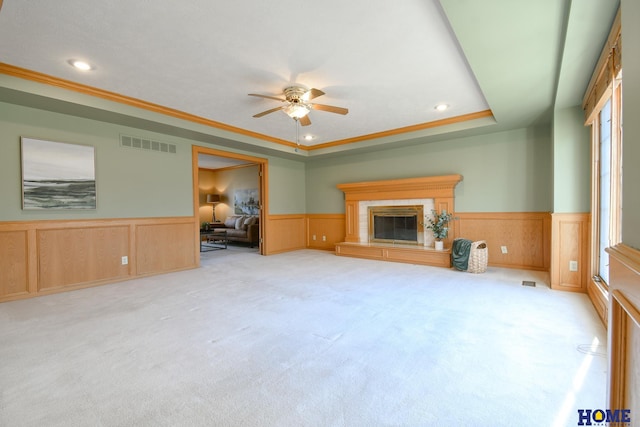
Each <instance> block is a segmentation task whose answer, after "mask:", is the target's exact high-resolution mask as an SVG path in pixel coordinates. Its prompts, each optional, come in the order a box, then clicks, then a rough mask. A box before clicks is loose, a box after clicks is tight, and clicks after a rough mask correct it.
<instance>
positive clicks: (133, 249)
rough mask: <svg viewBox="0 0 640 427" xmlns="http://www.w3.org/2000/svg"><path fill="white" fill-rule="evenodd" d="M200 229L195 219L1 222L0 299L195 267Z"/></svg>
mask: <svg viewBox="0 0 640 427" xmlns="http://www.w3.org/2000/svg"><path fill="white" fill-rule="evenodd" d="M196 227H197V226H196V222H195V220H194V219H193V218H192V217H177V218H141V219H105V220H60V221H24V222H1V223H0V302H1V301H9V300H14V299H21V298H29V297H32V296H37V295H44V294H50V293H55V292H61V291H67V290H72V289H79V288H85V287H89V286H96V285H102V284H105V283H112V282H116V281H120V280H125V279H130V278H133V277H138V276H145V275H152V274H159V273H166V272H170V271H178V270H184V269H188V268H195V267H197V266H198V264H199V252H198V246H197V240H198V238H197V235H198V230H197V228H196ZM124 256H126V257H127V258H128V263H127V264H123V263H122V257H124Z"/></svg>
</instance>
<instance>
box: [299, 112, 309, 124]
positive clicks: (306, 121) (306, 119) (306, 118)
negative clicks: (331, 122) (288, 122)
mask: <svg viewBox="0 0 640 427" xmlns="http://www.w3.org/2000/svg"><path fill="white" fill-rule="evenodd" d="M299 120H300V125H302V126H309V125H310V124H311V119H310V118H309V115H308V114H307V115H306V116H303V117H300V119H299Z"/></svg>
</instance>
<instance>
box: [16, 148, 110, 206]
mask: <svg viewBox="0 0 640 427" xmlns="http://www.w3.org/2000/svg"><path fill="white" fill-rule="evenodd" d="M20 140H21V156H22V209H23V210H49V209H70V210H76V209H79V210H91V209H96V208H97V194H96V193H97V191H96V152H95V147H93V146H90V145H82V144H70V143H66V142H54V141H48V140H43V139H36V138H28V137H21V138H20Z"/></svg>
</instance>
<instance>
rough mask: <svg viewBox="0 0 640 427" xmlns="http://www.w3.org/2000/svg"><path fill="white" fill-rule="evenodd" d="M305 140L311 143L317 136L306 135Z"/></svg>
mask: <svg viewBox="0 0 640 427" xmlns="http://www.w3.org/2000/svg"><path fill="white" fill-rule="evenodd" d="M303 138H304V140H305V141H311V140H312V139H314V138H315V136H313V135H305V136H303Z"/></svg>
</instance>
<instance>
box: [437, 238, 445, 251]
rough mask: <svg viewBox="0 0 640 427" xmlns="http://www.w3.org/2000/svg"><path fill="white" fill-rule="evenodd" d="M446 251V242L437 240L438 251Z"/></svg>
mask: <svg viewBox="0 0 640 427" xmlns="http://www.w3.org/2000/svg"><path fill="white" fill-rule="evenodd" d="M442 250H444V242H443V241H442V240H436V251H442Z"/></svg>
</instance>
